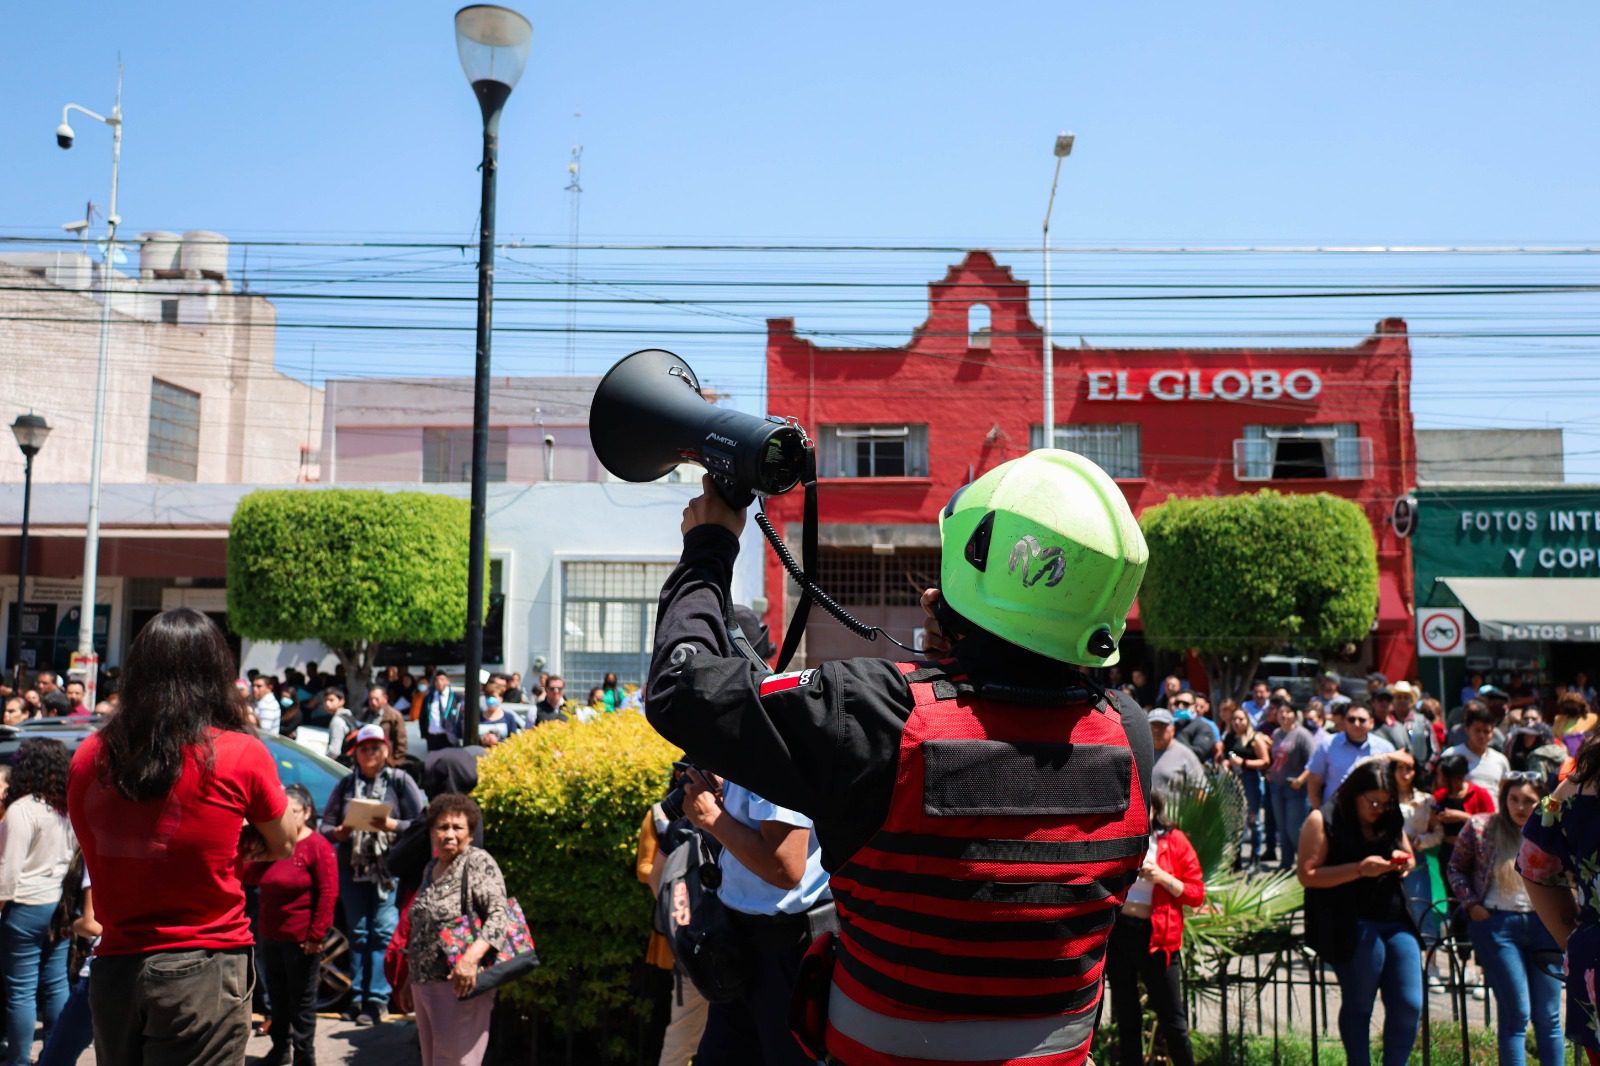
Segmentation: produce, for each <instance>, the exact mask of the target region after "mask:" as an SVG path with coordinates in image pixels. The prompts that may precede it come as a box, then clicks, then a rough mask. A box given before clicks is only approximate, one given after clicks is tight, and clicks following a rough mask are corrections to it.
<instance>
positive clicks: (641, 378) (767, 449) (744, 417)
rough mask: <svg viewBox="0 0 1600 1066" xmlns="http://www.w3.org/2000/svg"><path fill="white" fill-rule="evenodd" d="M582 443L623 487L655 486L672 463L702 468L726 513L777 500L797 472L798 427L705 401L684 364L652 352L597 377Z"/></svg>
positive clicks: (801, 447) (801, 443) (801, 455)
mask: <svg viewBox="0 0 1600 1066" xmlns="http://www.w3.org/2000/svg"><path fill="white" fill-rule="evenodd" d="M589 442H590V443H591V444H592V445H593V446H594V452H595V455H597V456H599V457H600V465H601V466H604V467H605V468H606V469H607V470H609V471H611V473H612V474H614V475H616V476H617V477H619V478H621V479H622V480H624V481H655V480H657V479H658V478H662V477H665V476H666V475H667V474H668V473H669V472H670V471H671V470H672V468H673V467H675V466H677V465H678V464H679V463H696V464H698V465H700V466H703V467H705V469H706V470H707V472H709V473H710V474H711V477H712V480H713V481H714V482H715V483H716V485H717V490H718V491H719V492H720V493H721V495H722V498H723V499H725V500H727V501H728V504H729V505H730V506H732V507H747V506H749V505H750V503H751V501H752V500H754V499H755V497H756V496H758V495H760V496H781V495H782V494H783V493H785V492H788V491H789V490H790V489H792V488H794V487H795V485H796V484H798V483H799V481H800V477H801V474H802V473H803V471H804V467H805V450H806V441H805V434H804V432H803V431H802V430H801V429H800V428H799V427H798V426H796V425H794V424H793V423H790V422H786V421H784V420H783V419H781V418H774V417H770V416H769V417H766V418H761V417H758V416H756V415H749V414H745V413H744V412H742V411H734V410H730V409H728V408H725V407H718V406H716V405H715V404H712V403H710V402H708V401H707V400H706V398H705V396H703V395H702V394H701V392H700V382H699V379H697V378H696V377H695V376H694V371H693V370H691V369H689V364H688V363H685V362H684V361H683V360H682V359H679V358H678V357H677V356H676V355H673V354H672V353H671V352H668V351H663V350H662V349H660V348H646V349H644V350H643V351H638V352H634V353H633V354H632V355H629V356H626V357H625V358H623V359H621V360H619V361H618V362H617V364H616V365H615V366H613V367H612V368H611V369H610V370H608V371H607V372H606V376H605V377H604V378H601V379H600V386H599V388H597V389H595V391H594V400H593V401H591V403H590V405H589Z"/></svg>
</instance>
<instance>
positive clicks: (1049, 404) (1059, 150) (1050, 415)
mask: <svg viewBox="0 0 1600 1066" xmlns="http://www.w3.org/2000/svg"><path fill="white" fill-rule="evenodd" d="M1071 154H1072V134H1070V133H1058V134H1056V172H1055V176H1054V177H1052V178H1051V179H1050V200H1049V202H1048V203H1046V204H1045V207H1044V445H1043V446H1044V447H1046V448H1054V447H1055V446H1056V349H1055V338H1054V337H1053V336H1052V335H1051V332H1050V327H1051V321H1050V301H1051V299H1052V295H1051V292H1050V212H1051V211H1054V210H1055V206H1056V185H1057V183H1059V182H1060V181H1061V161H1062V160H1063V159H1065V158H1067V156H1069V155H1071Z"/></svg>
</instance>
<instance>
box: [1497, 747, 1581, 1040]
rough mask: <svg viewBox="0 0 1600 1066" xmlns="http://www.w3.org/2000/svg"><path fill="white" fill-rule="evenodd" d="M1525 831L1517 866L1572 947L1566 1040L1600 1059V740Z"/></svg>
mask: <svg viewBox="0 0 1600 1066" xmlns="http://www.w3.org/2000/svg"><path fill="white" fill-rule="evenodd" d="M1522 837H1523V840H1522V849H1521V852H1520V854H1519V855H1518V857H1517V869H1518V871H1519V872H1520V873H1521V874H1522V876H1523V879H1524V880H1526V881H1527V884H1528V895H1529V897H1530V898H1531V899H1532V900H1533V906H1534V909H1535V910H1536V911H1537V912H1538V914H1539V917H1540V919H1542V920H1543V922H1544V924H1545V927H1546V928H1547V929H1549V930H1550V935H1551V936H1553V937H1555V940H1556V943H1557V944H1558V945H1560V946H1561V948H1562V949H1564V950H1565V951H1566V953H1567V1039H1569V1040H1571V1041H1572V1042H1573V1043H1575V1044H1578V1045H1579V1046H1581V1047H1582V1048H1583V1050H1584V1053H1585V1054H1587V1055H1588V1057H1589V1063H1590V1066H1600V1014H1597V1012H1596V996H1595V986H1596V982H1597V980H1600V908H1597V905H1600V739H1597V738H1596V737H1594V736H1591V737H1590V738H1589V739H1588V740H1587V741H1585V742H1584V745H1583V747H1582V749H1580V750H1579V752H1578V758H1577V766H1576V768H1575V769H1574V770H1573V772H1572V775H1571V776H1570V777H1568V778H1567V779H1566V780H1565V781H1563V782H1562V783H1561V787H1559V788H1557V789H1556V790H1555V792H1553V793H1551V795H1550V796H1549V797H1547V798H1546V799H1545V800H1544V801H1543V802H1541V803H1540V804H1539V809H1538V810H1537V811H1535V812H1534V815H1533V817H1531V818H1529V819H1528V824H1527V825H1526V826H1524V827H1523V830H1522ZM1574 890H1576V892H1577V898H1576V899H1574V897H1573V892H1574Z"/></svg>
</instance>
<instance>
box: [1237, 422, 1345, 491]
mask: <svg viewBox="0 0 1600 1066" xmlns="http://www.w3.org/2000/svg"><path fill="white" fill-rule="evenodd" d="M1357 430H1358V427H1357V426H1356V423H1354V422H1335V423H1332V424H1328V425H1302V426H1245V427H1244V438H1243V439H1242V440H1236V441H1234V442H1233V476H1234V477H1235V478H1237V479H1238V480H1240V481H1305V480H1332V481H1357V480H1362V479H1365V478H1369V477H1371V476H1372V440H1371V439H1370V438H1368V437H1360V436H1357V435H1356V434H1357Z"/></svg>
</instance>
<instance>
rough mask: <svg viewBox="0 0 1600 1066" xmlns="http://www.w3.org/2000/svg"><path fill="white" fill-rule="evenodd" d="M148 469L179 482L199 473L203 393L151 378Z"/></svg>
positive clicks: (146, 455)
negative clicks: (201, 398)
mask: <svg viewBox="0 0 1600 1066" xmlns="http://www.w3.org/2000/svg"><path fill="white" fill-rule="evenodd" d="M145 470H147V471H148V472H150V473H152V474H160V475H162V476H163V477H171V478H177V479H178V480H180V481H194V480H195V479H196V478H197V477H198V476H199V473H200V394H199V393H198V392H190V391H189V390H188V389H180V388H179V387H178V386H176V385H169V384H167V383H166V382H165V381H162V380H161V379H160V378H151V379H150V443H149V446H148V449H147V451H146V452H145Z"/></svg>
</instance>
